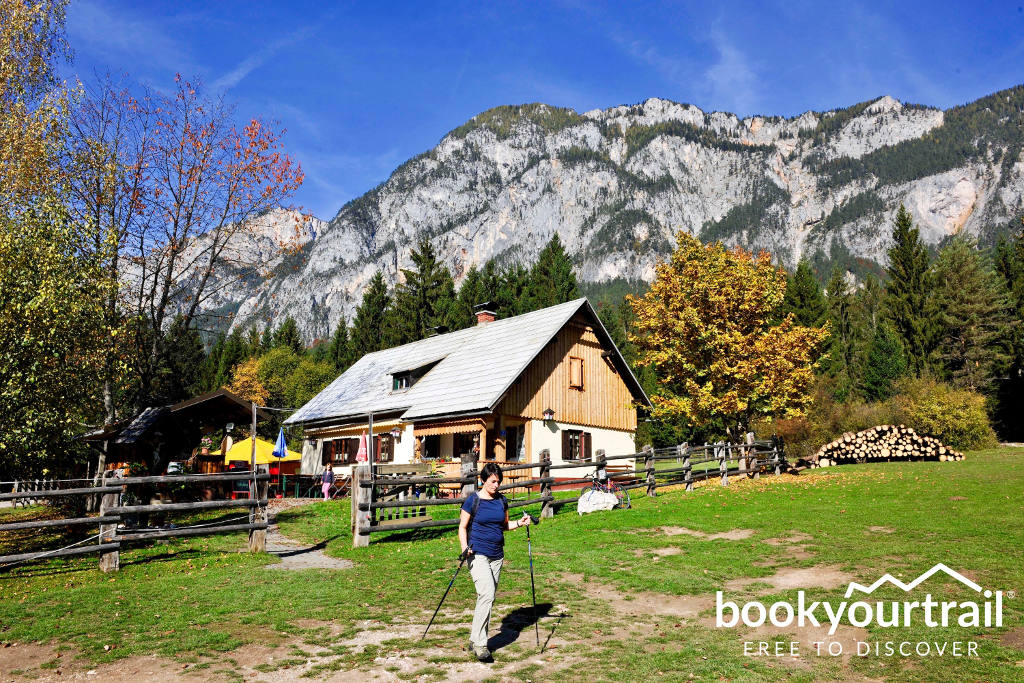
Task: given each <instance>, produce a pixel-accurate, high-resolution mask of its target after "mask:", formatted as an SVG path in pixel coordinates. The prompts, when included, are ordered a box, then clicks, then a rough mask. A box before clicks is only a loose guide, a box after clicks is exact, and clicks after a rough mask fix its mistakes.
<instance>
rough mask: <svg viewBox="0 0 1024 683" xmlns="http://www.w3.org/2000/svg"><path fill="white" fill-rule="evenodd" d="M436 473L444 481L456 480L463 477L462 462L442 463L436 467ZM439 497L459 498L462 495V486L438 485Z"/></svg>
mask: <svg viewBox="0 0 1024 683" xmlns="http://www.w3.org/2000/svg"><path fill="white" fill-rule="evenodd" d="M434 473H435V474H438V475H440V477H441V478H442V479H455V478H457V477H461V476H462V463H461V462H442V463H437V464H436V465H435V466H434ZM437 488H438V494H437V495H438V496H439V497H441V498H449V497H451V498H458V497H459V496H460V495H462V484H438V485H437Z"/></svg>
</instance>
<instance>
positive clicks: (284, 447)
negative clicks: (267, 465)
mask: <svg viewBox="0 0 1024 683" xmlns="http://www.w3.org/2000/svg"><path fill="white" fill-rule="evenodd" d="M271 455H273V456H274V457H275V458H286V457H288V444H286V443H285V440H284V427H282V428H281V429H280V430H279V431H278V432H277V443H275V444H274V452H273V453H272V454H271Z"/></svg>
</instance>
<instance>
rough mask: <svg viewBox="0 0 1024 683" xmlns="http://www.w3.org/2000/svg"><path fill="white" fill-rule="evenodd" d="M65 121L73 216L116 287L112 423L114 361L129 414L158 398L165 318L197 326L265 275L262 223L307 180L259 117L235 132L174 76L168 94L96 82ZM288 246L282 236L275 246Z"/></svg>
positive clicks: (213, 103)
mask: <svg viewBox="0 0 1024 683" xmlns="http://www.w3.org/2000/svg"><path fill="white" fill-rule="evenodd" d="M70 120H71V126H70V135H69V144H68V150H69V151H68V154H67V155H66V157H67V158H66V161H65V166H66V170H67V174H66V175H67V177H68V179H69V186H70V188H71V190H72V191H71V197H72V199H73V201H72V208H73V210H74V211H75V213H76V216H77V217H78V218H79V220H82V221H89V222H91V223H92V224H95V225H97V226H99V227H101V228H102V230H103V234H104V235H106V236H107V242H108V243H111V242H112V243H113V245H114V249H113V250H112V252H111V251H108V252H106V253H102V252H101V250H100V248H99V247H100V246H101V245H97V249H96V251H97V253H98V254H100V253H102V259H101V260H102V262H103V264H104V266H105V268H106V269H107V270H108V272H109V273H110V274H111V276H112V277H114V278H115V279H116V280H118V281H119V282H121V283H122V287H121V288H120V289H119V291H118V293H117V294H118V296H117V297H115V299H112V300H108V301H107V302H106V306H105V311H106V317H107V318H108V321H109V323H110V326H111V327H112V328H117V329H118V331H119V333H120V334H118V335H116V336H114V337H113V340H114V341H116V342H119V343H118V344H117V346H116V348H115V347H114V346H112V347H111V354H110V356H109V357H108V359H107V360H108V363H107V368H106V372H105V374H106V378H105V383H104V404H105V411H104V412H105V416H104V417H105V420H106V421H108V422H109V421H112V420H113V419H115V418H116V417H117V413H118V407H117V406H115V405H114V403H115V401H114V393H115V392H114V390H113V384H114V383H115V381H114V380H115V375H117V372H116V370H117V369H118V368H117V367H115V363H114V359H117V360H118V361H119V362H120V365H121V366H124V367H123V368H121V369H124V370H126V372H127V374H128V380H127V382H128V383H129V384H130V385H131V387H130V388H129V389H128V390H123V391H122V392H121V393H122V396H123V400H125V401H126V402H127V404H128V405H127V406H126V407H127V408H129V409H134V408H141V407H143V406H145V405H146V404H147V403H148V402H149V401H151V400H154V399H155V398H158V397H156V396H155V393H154V383H155V381H156V378H157V377H158V376H159V375H160V373H161V372H163V370H164V368H165V367H166V366H167V361H168V355H169V354H170V353H171V352H172V349H170V348H169V347H168V345H167V343H166V333H167V330H168V328H169V326H170V323H171V321H172V320H178V321H179V325H180V326H182V327H183V328H184V329H194V328H195V327H196V326H197V324H198V323H199V318H200V317H202V315H203V314H202V311H203V310H205V308H207V306H206V304H208V303H209V302H210V301H211V299H213V298H215V297H216V296H218V294H219V293H220V291H221V289H223V288H224V287H226V286H229V285H231V284H233V283H234V282H236V281H238V280H239V279H241V278H249V277H253V276H259V275H260V274H262V272H263V271H264V269H265V267H266V265H267V262H268V261H269V260H271V259H272V258H273V257H274V256H275V255H276V254H275V253H268V250H267V248H266V245H265V244H263V245H260V244H255V243H254V242H253V240H255V239H256V238H257V237H258V235H259V234H260V232H261V231H260V221H261V220H263V219H264V218H265V217H266V216H267V215H268V213H269V212H271V211H272V210H273V209H275V208H276V207H278V206H281V205H283V204H285V203H286V200H287V199H288V198H289V197H290V196H291V195H292V194H293V193H294V191H295V190H296V189H297V188H298V187H299V185H300V184H301V183H302V180H303V174H302V170H301V168H300V167H299V166H298V164H297V163H295V162H294V161H293V160H292V159H291V158H290V157H289V156H288V155H287V154H285V153H284V151H283V146H282V133H281V132H280V131H278V130H276V129H275V128H274V127H273V126H271V125H268V124H267V123H266V122H263V121H261V120H259V119H251V120H250V121H249V122H248V123H247V124H246V125H244V126H242V127H239V126H238V125H236V124H235V122H234V121H235V119H234V112H233V110H232V108H231V107H230V106H229V105H228V104H226V103H225V102H224V101H223V100H222V99H216V98H210V97H207V96H206V95H204V94H203V92H202V89H201V87H200V86H199V85H197V84H193V83H190V82H188V81H187V80H185V79H183V78H181V77H180V76H179V77H177V78H176V79H175V88H174V90H173V91H172V92H171V93H170V94H168V95H163V94H158V95H154V94H151V93H149V92H147V91H146V90H145V89H142V88H140V87H137V86H126V85H124V84H122V83H114V82H112V81H111V79H109V78H102V77H101V78H99V79H98V80H97V82H96V83H95V84H93V85H91V86H90V87H88V88H85V89H84V90H83V93H82V97H81V98H80V101H79V102H78V105H77V106H76V108H75V109H74V111H73V112H72V116H71V119H70ZM300 229H301V224H299V223H298V222H297V223H296V225H295V226H294V231H295V233H296V234H297V233H298V231H299V230H300ZM293 243H294V241H293V240H290V239H289V235H288V234H287V232H286V233H285V234H283V235H282V236H281V237H280V241H279V243H278V244H277V245H275V247H277V248H278V253H279V252H280V251H284V250H287V249H289V248H290V247H291V246H292V245H293ZM204 322H205V321H204ZM220 322H221V325H222V324H223V321H220ZM218 326H219V325H218Z"/></svg>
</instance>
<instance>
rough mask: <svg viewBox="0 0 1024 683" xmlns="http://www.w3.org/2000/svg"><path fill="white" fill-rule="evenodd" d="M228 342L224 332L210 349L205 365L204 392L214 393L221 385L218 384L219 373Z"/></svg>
mask: <svg viewBox="0 0 1024 683" xmlns="http://www.w3.org/2000/svg"><path fill="white" fill-rule="evenodd" d="M226 342H227V335H225V334H224V333H223V332H221V333H220V334H218V335H217V340H216V341H215V342H214V343H213V346H211V347H210V353H209V354H207V356H206V362H205V363H204V364H203V378H202V387H203V390H204V391H214V390H216V389H218V388H219V387H220V386H221V385H219V384H218V383H217V378H218V372H219V371H220V359H221V356H223V355H224V345H225V343H226Z"/></svg>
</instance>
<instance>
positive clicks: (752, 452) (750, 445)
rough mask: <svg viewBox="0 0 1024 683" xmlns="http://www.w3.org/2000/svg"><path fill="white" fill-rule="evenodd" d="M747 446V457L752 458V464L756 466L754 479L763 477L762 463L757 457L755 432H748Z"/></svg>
mask: <svg viewBox="0 0 1024 683" xmlns="http://www.w3.org/2000/svg"><path fill="white" fill-rule="evenodd" d="M745 448H746V456H747V457H746V458H744V460H746V459H748V458H749V459H750V462H751V464H752V465H753V467H754V479H760V478H761V464H760V463H759V462H758V460H759V458H758V457H757V446H755V445H754V432H747V444H746V446H745Z"/></svg>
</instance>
